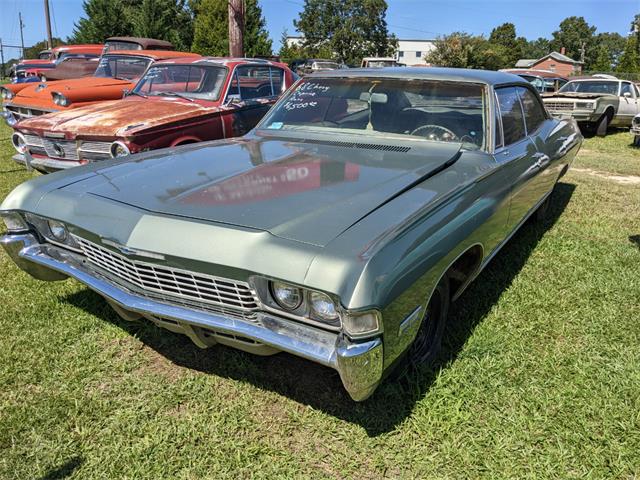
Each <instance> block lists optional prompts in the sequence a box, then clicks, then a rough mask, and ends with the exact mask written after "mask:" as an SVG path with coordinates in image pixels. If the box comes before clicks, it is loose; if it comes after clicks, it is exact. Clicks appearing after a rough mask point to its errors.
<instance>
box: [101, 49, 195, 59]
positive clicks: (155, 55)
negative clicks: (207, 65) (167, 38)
mask: <svg viewBox="0 0 640 480" xmlns="http://www.w3.org/2000/svg"><path fill="white" fill-rule="evenodd" d="M105 55H133V56H138V57H148V58H152V59H154V60H166V59H171V58H190V59H193V58H201V56H200V55H199V54H197V53H191V52H176V51H174V50H113V51H111V52H108V53H105Z"/></svg>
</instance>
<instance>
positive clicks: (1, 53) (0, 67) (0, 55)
mask: <svg viewBox="0 0 640 480" xmlns="http://www.w3.org/2000/svg"><path fill="white" fill-rule="evenodd" d="M0 61H2V65H0V70H1V72H0V78H4V48H3V47H2V39H1V38H0Z"/></svg>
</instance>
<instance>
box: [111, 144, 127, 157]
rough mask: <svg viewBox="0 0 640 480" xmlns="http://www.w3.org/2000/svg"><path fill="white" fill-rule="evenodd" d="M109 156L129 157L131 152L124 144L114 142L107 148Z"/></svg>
mask: <svg viewBox="0 0 640 480" xmlns="http://www.w3.org/2000/svg"><path fill="white" fill-rule="evenodd" d="M119 152H124V153H119ZM109 154H110V155H111V158H122V157H126V156H129V155H131V150H130V149H129V147H127V145H126V143H124V142H122V141H120V140H116V141H115V142H113V143H112V144H111V146H110V147H109Z"/></svg>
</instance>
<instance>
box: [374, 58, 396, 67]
mask: <svg viewBox="0 0 640 480" xmlns="http://www.w3.org/2000/svg"><path fill="white" fill-rule="evenodd" d="M396 65H397V62H396V61H395V60H369V61H368V62H367V67H370V68H384V67H395V66H396Z"/></svg>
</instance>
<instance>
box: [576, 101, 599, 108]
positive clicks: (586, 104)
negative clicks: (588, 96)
mask: <svg viewBox="0 0 640 480" xmlns="http://www.w3.org/2000/svg"><path fill="white" fill-rule="evenodd" d="M576 108H579V109H583V110H594V109H595V108H596V102H576Z"/></svg>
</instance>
